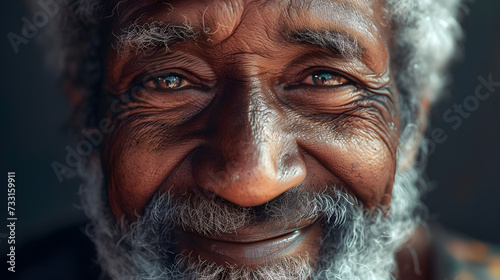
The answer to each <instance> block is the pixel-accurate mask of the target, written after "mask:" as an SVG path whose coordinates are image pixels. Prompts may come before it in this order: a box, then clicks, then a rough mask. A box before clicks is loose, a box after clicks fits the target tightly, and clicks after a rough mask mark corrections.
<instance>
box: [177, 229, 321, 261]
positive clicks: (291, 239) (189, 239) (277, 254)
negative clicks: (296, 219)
mask: <svg viewBox="0 0 500 280" xmlns="http://www.w3.org/2000/svg"><path fill="white" fill-rule="evenodd" d="M321 235H322V230H321V225H320V223H318V222H315V223H313V224H309V225H303V226H300V227H293V228H287V229H282V230H279V231H274V232H267V233H266V232H262V230H261V231H259V230H258V229H255V228H252V230H250V229H249V230H245V233H244V234H241V235H238V234H237V233H235V234H232V235H231V234H224V235H219V236H204V235H200V234H196V233H192V232H188V231H183V230H182V229H176V237H177V240H178V244H177V247H178V248H177V249H178V251H182V254H183V255H189V256H190V257H191V258H192V257H194V258H196V259H198V258H197V257H198V256H199V257H200V258H201V259H203V260H207V261H211V262H215V263H217V264H219V265H228V264H229V265H237V266H245V267H257V266H259V265H262V264H266V263H273V262H276V261H279V260H280V259H282V258H284V257H297V256H304V255H308V256H309V257H311V255H314V254H316V253H317V252H316V251H317V250H318V248H319V240H320V237H321Z"/></svg>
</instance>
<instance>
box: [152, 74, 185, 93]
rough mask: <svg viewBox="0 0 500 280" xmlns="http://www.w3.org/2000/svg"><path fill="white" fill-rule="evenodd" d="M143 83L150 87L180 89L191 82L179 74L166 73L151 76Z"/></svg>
mask: <svg viewBox="0 0 500 280" xmlns="http://www.w3.org/2000/svg"><path fill="white" fill-rule="evenodd" d="M144 85H145V87H146V88H151V89H180V88H183V87H185V86H190V85H192V84H191V83H190V82H189V81H188V80H187V79H185V78H184V77H183V76H181V75H178V74H168V75H162V76H156V77H153V78H151V79H149V80H147V81H146V82H145V83H144Z"/></svg>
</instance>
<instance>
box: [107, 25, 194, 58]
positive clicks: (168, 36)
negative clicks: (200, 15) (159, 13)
mask: <svg viewBox="0 0 500 280" xmlns="http://www.w3.org/2000/svg"><path fill="white" fill-rule="evenodd" d="M198 35H199V32H196V31H194V29H193V27H192V26H190V25H188V24H183V25H170V24H166V23H163V22H158V21H156V22H151V23H145V24H142V25H139V24H137V23H133V24H131V25H129V26H128V27H127V28H125V29H122V30H121V33H120V35H118V36H115V37H116V47H115V48H116V49H117V50H118V51H119V52H122V53H123V52H129V51H130V50H132V51H144V50H148V49H157V48H159V47H165V49H166V50H167V51H169V47H171V46H173V45H175V44H177V43H181V42H185V41H187V40H190V39H192V40H196V39H197V38H198Z"/></svg>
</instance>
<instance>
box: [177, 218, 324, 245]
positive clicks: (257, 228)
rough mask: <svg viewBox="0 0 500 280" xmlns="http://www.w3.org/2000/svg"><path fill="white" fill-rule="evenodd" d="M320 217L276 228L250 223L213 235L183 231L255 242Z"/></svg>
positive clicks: (270, 237) (209, 237)
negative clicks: (231, 230)
mask: <svg viewBox="0 0 500 280" xmlns="http://www.w3.org/2000/svg"><path fill="white" fill-rule="evenodd" d="M319 218H320V217H317V218H316V219H314V220H305V219H304V220H302V221H301V222H300V223H298V224H293V225H288V226H283V227H281V228H279V229H276V226H275V225H271V226H269V225H267V226H266V225H252V226H247V227H244V228H240V229H237V230H236V231H234V232H230V233H219V234H213V235H205V234H201V233H196V232H194V231H192V230H191V229H188V228H186V229H185V230H184V231H186V232H189V233H192V234H194V235H197V236H199V237H201V238H207V239H212V240H216V241H222V242H230V243H255V242H260V241H265V240H270V239H273V238H277V237H280V236H283V235H287V234H289V233H292V232H294V231H296V230H300V229H303V228H306V227H308V226H310V225H312V224H314V223H315V222H317V221H318V219H319Z"/></svg>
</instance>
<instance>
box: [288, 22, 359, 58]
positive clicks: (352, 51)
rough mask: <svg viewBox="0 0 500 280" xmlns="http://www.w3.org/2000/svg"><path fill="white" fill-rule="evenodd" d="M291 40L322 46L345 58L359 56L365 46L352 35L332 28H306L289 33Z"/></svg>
mask: <svg viewBox="0 0 500 280" xmlns="http://www.w3.org/2000/svg"><path fill="white" fill-rule="evenodd" d="M287 37H288V39H289V40H293V41H296V42H300V43H307V44H312V45H317V46H320V47H322V48H324V49H328V50H330V51H332V52H334V53H338V54H340V55H341V56H343V57H345V58H359V57H361V56H362V54H363V52H364V51H363V47H362V46H361V44H360V43H359V42H358V41H357V40H356V38H354V37H352V36H348V35H346V34H343V33H340V32H337V31H332V30H311V29H305V30H301V31H294V32H293V33H291V34H288V35H287Z"/></svg>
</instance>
